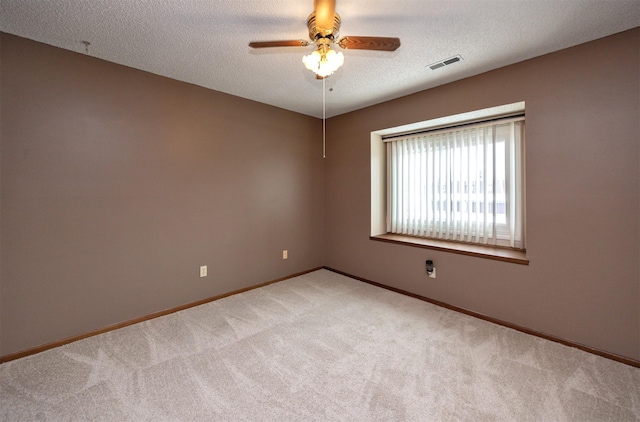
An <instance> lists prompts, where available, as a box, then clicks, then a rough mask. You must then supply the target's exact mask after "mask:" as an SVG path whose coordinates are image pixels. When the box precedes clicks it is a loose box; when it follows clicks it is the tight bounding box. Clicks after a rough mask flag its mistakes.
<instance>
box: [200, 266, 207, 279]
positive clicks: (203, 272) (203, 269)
mask: <svg viewBox="0 0 640 422" xmlns="http://www.w3.org/2000/svg"><path fill="white" fill-rule="evenodd" d="M206 276H207V266H206V265H203V266H201V267H200V277H206Z"/></svg>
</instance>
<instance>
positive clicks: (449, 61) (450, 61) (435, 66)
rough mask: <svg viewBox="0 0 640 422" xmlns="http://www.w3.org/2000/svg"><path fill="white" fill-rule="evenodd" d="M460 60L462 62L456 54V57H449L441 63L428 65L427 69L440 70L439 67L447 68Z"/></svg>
mask: <svg viewBox="0 0 640 422" xmlns="http://www.w3.org/2000/svg"><path fill="white" fill-rule="evenodd" d="M460 60H462V57H461V56H460V55H459V54H458V55H457V56H453V57H451V58H449V59H446V60H442V61H439V62H436V63H433V64H430V65H429V69H431V70H436V69H440V68H441V67H445V66H448V65H450V64H454V63H457V62H459V61H460Z"/></svg>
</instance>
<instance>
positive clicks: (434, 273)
mask: <svg viewBox="0 0 640 422" xmlns="http://www.w3.org/2000/svg"><path fill="white" fill-rule="evenodd" d="M429 277H430V278H436V267H433V270H432V271H431V272H430V273H429Z"/></svg>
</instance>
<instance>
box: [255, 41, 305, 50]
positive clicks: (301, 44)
mask: <svg viewBox="0 0 640 422" xmlns="http://www.w3.org/2000/svg"><path fill="white" fill-rule="evenodd" d="M308 45H309V41H305V40H283V41H252V42H250V43H249V47H251V48H269V47H306V46H308Z"/></svg>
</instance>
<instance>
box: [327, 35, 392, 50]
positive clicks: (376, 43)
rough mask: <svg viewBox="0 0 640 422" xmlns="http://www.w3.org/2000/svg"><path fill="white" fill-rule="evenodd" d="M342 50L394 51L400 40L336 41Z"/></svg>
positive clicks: (349, 39) (387, 38)
mask: <svg viewBox="0 0 640 422" xmlns="http://www.w3.org/2000/svg"><path fill="white" fill-rule="evenodd" d="M338 45H339V46H340V47H342V48H351V49H354V50H381V51H395V50H397V49H398V47H400V38H391V37H351V36H349V37H344V38H342V39H341V40H340V41H338Z"/></svg>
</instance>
